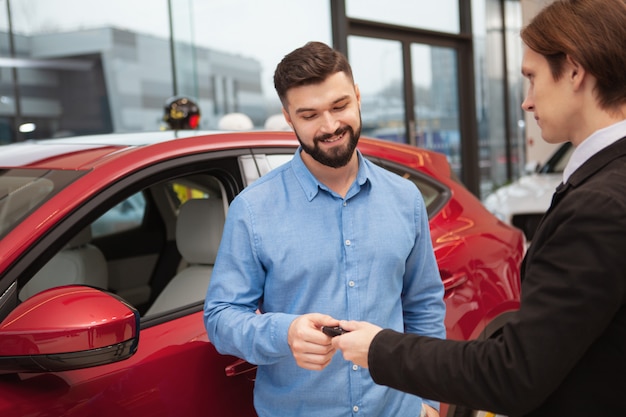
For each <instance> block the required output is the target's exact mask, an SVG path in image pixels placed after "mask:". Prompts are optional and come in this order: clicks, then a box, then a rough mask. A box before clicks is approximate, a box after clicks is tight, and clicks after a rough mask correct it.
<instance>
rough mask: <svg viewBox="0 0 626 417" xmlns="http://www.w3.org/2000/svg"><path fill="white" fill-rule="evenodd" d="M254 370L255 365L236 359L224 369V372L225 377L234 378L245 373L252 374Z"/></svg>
mask: <svg viewBox="0 0 626 417" xmlns="http://www.w3.org/2000/svg"><path fill="white" fill-rule="evenodd" d="M256 368H257V366H256V365H253V364H251V363H250V362H248V361H244V360H243V359H237V360H236V361H235V362H233V363H231V364H230V365H228V366H227V367H226V368H224V372H226V376H236V375H241V374H245V373H246V372H252V371H254V370H256Z"/></svg>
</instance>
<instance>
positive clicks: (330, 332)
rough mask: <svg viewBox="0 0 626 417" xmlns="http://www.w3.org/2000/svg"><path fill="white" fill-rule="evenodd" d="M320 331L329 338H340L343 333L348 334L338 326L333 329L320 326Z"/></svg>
mask: <svg viewBox="0 0 626 417" xmlns="http://www.w3.org/2000/svg"><path fill="white" fill-rule="evenodd" d="M322 331H323V332H324V334H325V335H327V336H330V337H335V336H340V335H342V334H344V333H348V330H344V329H342V328H341V327H339V326H335V327H329V326H322Z"/></svg>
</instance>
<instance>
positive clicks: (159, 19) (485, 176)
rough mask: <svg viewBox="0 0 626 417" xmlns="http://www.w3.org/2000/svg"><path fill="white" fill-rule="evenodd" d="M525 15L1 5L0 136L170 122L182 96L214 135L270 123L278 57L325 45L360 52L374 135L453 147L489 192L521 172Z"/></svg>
mask: <svg viewBox="0 0 626 417" xmlns="http://www.w3.org/2000/svg"><path fill="white" fill-rule="evenodd" d="M520 9H521V7H520V2H519V0H471V1H469V0H441V1H438V2H432V1H428V0H414V1H411V2H408V1H405V0H389V1H387V2H380V1H377V0H326V1H315V2H310V1H305V0H291V1H284V0H263V1H258V0H228V1H226V0H211V1H205V0H133V1H127V0H108V1H101V0H80V1H79V0H0V58H2V59H0V144H5V143H10V142H14V141H17V140H25V139H36V138H48V137H60V136H67V135H76V134H92V133H107V132H131V131H149V130H158V129H164V128H165V127H166V126H165V125H164V123H163V120H162V115H163V105H164V103H165V100H166V99H167V98H169V97H171V96H172V95H186V96H190V97H192V98H194V99H196V100H197V102H198V104H199V105H200V108H201V111H202V119H201V123H200V127H201V128H203V129H215V128H217V126H218V122H219V119H220V118H221V117H222V116H223V115H224V114H226V113H228V112H242V113H245V114H247V115H248V116H250V118H251V119H252V121H253V123H254V126H255V127H256V128H262V127H263V126H264V123H265V120H266V119H267V118H269V117H271V116H273V115H276V114H277V113H280V103H279V101H278V99H277V97H276V93H275V91H274V87H273V79H272V78H273V72H274V69H275V67H276V64H277V63H278V62H279V61H280V60H281V59H282V58H283V56H284V55H285V54H286V53H288V52H290V51H291V50H293V49H294V48H296V47H299V46H302V45H303V44H304V43H306V42H307V41H310V40H318V41H322V42H326V43H328V44H332V45H333V46H335V47H337V48H338V49H340V50H343V51H345V52H347V53H348V57H349V59H350V61H351V62H352V64H353V67H354V70H355V78H356V81H357V83H358V84H359V86H360V88H361V93H362V97H363V106H362V111H363V123H364V126H363V128H364V129H363V130H364V133H367V134H372V135H374V136H379V137H382V138H385V139H388V140H395V141H400V142H405V143H408V144H411V145H420V146H426V147H428V148H431V149H434V150H437V151H442V152H444V153H446V155H448V157H449V159H450V161H451V163H452V166H453V168H454V170H455V171H456V173H457V174H459V177H460V178H461V179H462V181H463V182H464V183H465V184H466V185H467V186H468V187H469V188H470V190H471V191H473V192H474V193H476V194H480V195H484V194H485V192H488V191H490V190H491V189H493V188H495V187H497V186H498V185H501V184H503V183H506V182H507V181H510V180H512V179H514V178H515V177H517V176H519V174H520V171H521V167H523V165H524V163H523V162H524V161H523V154H524V152H523V149H524V141H523V139H522V138H523V137H524V134H525V132H524V129H525V127H524V124H523V121H522V120H523V117H522V115H521V110H520V108H519V106H520V103H521V98H522V90H521V85H522V82H521V78H520V76H519V65H520V61H521V57H520V55H521V54H520V53H519V49H520V44H519V28H520V25H521V16H520V15H521V13H520ZM470 11H471V17H472V19H471V20H469V19H467V17H468V16H469V15H470V13H469V12H470ZM286 16H288V17H286ZM468 21H469V23H468ZM11 34H12V36H11ZM471 65H474V66H473V67H471ZM472 68H473V70H472ZM470 103H471V104H470ZM470 119H472V120H470ZM442 132H443V134H442ZM429 135H430V136H429Z"/></svg>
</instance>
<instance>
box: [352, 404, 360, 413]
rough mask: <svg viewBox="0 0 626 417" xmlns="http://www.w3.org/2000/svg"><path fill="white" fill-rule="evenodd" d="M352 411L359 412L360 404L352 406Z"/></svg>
mask: <svg viewBox="0 0 626 417" xmlns="http://www.w3.org/2000/svg"><path fill="white" fill-rule="evenodd" d="M352 411H354V412H355V413H358V412H359V406H358V405H355V406H354V407H352Z"/></svg>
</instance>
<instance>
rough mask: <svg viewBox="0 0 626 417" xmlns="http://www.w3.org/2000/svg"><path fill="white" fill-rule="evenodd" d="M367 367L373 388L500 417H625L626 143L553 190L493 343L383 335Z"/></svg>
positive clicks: (618, 144)
mask: <svg viewBox="0 0 626 417" xmlns="http://www.w3.org/2000/svg"><path fill="white" fill-rule="evenodd" d="M369 366H370V372H371V374H372V377H373V378H374V381H376V382H377V383H380V384H384V385H389V386H391V387H394V388H398V389H400V390H403V391H407V392H411V393H414V394H417V395H420V396H423V397H425V398H431V399H434V400H439V401H443V402H447V403H452V404H464V405H466V406H470V407H473V408H475V409H483V410H490V411H494V412H498V413H502V414H506V415H509V416H551V417H554V416H563V417H574V416H585V417H588V416H619V417H624V416H626V138H623V139H621V140H619V141H618V142H616V143H614V144H613V145H611V146H609V147H607V148H605V149H604V150H602V151H600V152H599V153H597V154H596V155H594V156H593V157H591V158H590V159H589V160H588V161H587V162H585V163H584V164H583V165H582V166H581V167H580V168H579V169H577V170H576V171H575V172H574V173H573V174H572V176H571V177H570V178H569V180H568V181H567V183H566V184H564V185H562V186H560V187H559V188H558V189H557V191H556V193H555V194H554V197H553V200H552V205H551V207H550V209H549V210H548V212H547V213H546V215H545V216H544V218H543V220H542V223H541V224H540V226H539V228H538V230H537V232H536V234H535V237H534V239H533V242H532V244H531V246H530V248H529V250H528V253H527V254H526V258H525V260H524V263H523V266H522V300H521V307H520V310H519V311H518V312H517V313H516V315H515V317H514V319H513V320H512V321H511V322H509V323H508V324H507V325H505V326H504V327H503V329H502V332H501V334H499V336H498V337H496V338H493V339H490V340H486V341H470V342H457V341H450V340H437V339H432V338H428V337H422V336H415V335H401V334H399V333H395V332H393V331H391V330H384V331H382V332H381V333H379V334H378V335H377V336H376V338H375V339H374V341H373V342H372V345H371V348H370V351H369Z"/></svg>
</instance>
